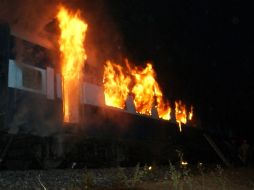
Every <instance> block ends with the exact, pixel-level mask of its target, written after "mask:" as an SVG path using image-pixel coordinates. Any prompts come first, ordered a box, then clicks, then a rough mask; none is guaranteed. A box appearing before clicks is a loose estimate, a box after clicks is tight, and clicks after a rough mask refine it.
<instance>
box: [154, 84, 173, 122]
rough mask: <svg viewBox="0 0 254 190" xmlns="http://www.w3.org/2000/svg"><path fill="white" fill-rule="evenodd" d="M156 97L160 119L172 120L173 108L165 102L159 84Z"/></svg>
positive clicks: (156, 86)
mask: <svg viewBox="0 0 254 190" xmlns="http://www.w3.org/2000/svg"><path fill="white" fill-rule="evenodd" d="M155 95H156V101H157V111H158V115H159V118H161V119H164V120H170V119H171V117H170V113H171V108H170V106H169V102H168V101H166V102H165V101H164V99H163V94H162V91H161V90H160V87H159V85H158V83H157V82H156V84H155Z"/></svg>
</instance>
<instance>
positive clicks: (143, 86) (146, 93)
mask: <svg viewBox="0 0 254 190" xmlns="http://www.w3.org/2000/svg"><path fill="white" fill-rule="evenodd" d="M131 74H132V75H133V76H134V79H135V82H134V83H135V85H134V86H133V88H132V93H133V94H134V104H135V107H136V111H137V112H138V113H141V114H146V115H151V110H152V106H153V104H154V100H155V98H154V96H155V93H154V84H155V82H156V81H155V79H154V71H153V67H152V65H151V64H147V66H146V68H145V69H143V70H142V69H138V68H137V67H135V68H134V69H132V70H131Z"/></svg>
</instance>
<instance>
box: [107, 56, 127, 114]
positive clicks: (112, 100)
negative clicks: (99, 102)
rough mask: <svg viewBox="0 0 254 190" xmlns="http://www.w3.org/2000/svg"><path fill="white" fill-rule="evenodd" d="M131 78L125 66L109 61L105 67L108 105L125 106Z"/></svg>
mask: <svg viewBox="0 0 254 190" xmlns="http://www.w3.org/2000/svg"><path fill="white" fill-rule="evenodd" d="M130 82H131V79H130V77H129V76H127V75H125V74H124V71H123V67H121V66H120V65H117V64H115V63H111V62H110V61H107V62H106V64H105V67H104V77H103V84H104V94H105V102H106V105H108V106H112V107H116V108H121V109H124V108H125V101H126V99H127V97H128V94H129V84H130Z"/></svg>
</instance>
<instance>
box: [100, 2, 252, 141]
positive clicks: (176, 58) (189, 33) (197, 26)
mask: <svg viewBox="0 0 254 190" xmlns="http://www.w3.org/2000/svg"><path fill="white" fill-rule="evenodd" d="M104 4H106V7H107V12H108V14H109V15H110V17H111V18H112V19H113V22H114V23H115V24H116V26H117V28H118V29H119V32H120V33H121V35H122V38H123V44H124V48H125V51H126V52H125V53H126V54H127V55H128V57H129V58H130V59H132V60H135V61H137V62H144V61H145V60H152V61H153V62H154V66H155V69H156V71H157V74H158V80H159V82H160V84H161V85H162V88H163V90H164V92H165V94H166V95H167V97H168V98H169V99H171V100H174V99H178V98H180V99H183V100H184V101H185V102H187V103H192V104H193V105H194V107H195V108H196V112H197V114H198V116H199V117H200V119H201V122H202V126H203V127H204V128H207V129H212V130H217V131H218V130H219V131H223V130H225V129H229V128H231V129H233V130H235V132H236V134H237V135H238V136H240V137H251V135H252V134H251V132H252V131H254V130H253V129H254V126H253V124H252V123H251V122H252V117H253V116H254V115H253V114H252V109H253V105H254V102H253V98H254V85H253V81H254V80H253V69H252V64H253V53H254V51H253V35H254V31H253V29H252V28H253V26H252V25H254V21H253V19H252V18H253V17H252V12H253V8H254V6H253V5H254V4H253V3H252V4H251V3H250V4H244V2H243V1H240V0H238V1H235V0H232V1H228V2H226V1H225V2H222V1H218V2H216V1H211V2H210V1H209V2H208V1H207V0H196V1H192V2H190V1H187V0H169V1H164V0H157V1H149V0H138V1H137V0H120V1H119V0H111V1H104Z"/></svg>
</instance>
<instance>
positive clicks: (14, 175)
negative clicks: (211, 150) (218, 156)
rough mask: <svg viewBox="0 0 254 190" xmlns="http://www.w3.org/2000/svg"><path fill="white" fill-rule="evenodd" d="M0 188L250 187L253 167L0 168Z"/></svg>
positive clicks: (153, 189)
mask: <svg viewBox="0 0 254 190" xmlns="http://www.w3.org/2000/svg"><path fill="white" fill-rule="evenodd" d="M0 189H4V190H8V189H14V190H15V189H17V190H22V189H24V190H29V189H31V190H32V189H35V190H37V189H38V190H39V189H43V190H51V189H53V190H54V189H56V190H58V189H59V190H83V189H94V190H116V189H118V190H124V189H129V190H176V189H177V190H178V189H179V190H185V189H186V190H189V189H190V190H192V189H193V190H220V189H221V190H254V169H253V168H231V169H225V168H222V167H219V166H217V167H215V168H213V169H205V168H201V169H200V168H199V169H196V170H194V169H192V170H191V171H190V170H189V168H178V169H177V168H176V167H174V166H173V167H163V168H152V169H151V170H149V169H148V167H147V168H144V167H139V166H137V167H135V168H112V169H88V170H87V169H68V170H43V171H40V170H29V171H0Z"/></svg>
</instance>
